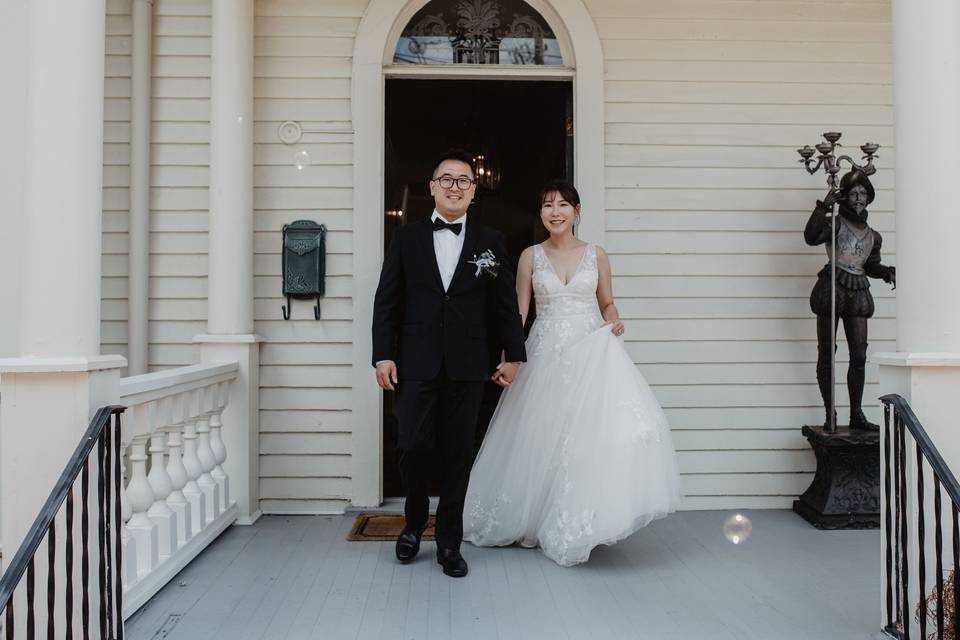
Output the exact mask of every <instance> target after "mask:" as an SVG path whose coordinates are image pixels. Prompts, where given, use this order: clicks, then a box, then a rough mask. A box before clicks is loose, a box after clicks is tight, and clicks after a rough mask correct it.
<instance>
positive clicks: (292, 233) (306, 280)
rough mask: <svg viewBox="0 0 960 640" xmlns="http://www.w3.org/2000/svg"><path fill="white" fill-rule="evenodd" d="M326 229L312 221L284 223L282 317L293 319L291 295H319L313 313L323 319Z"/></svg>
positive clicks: (315, 316) (294, 296)
mask: <svg viewBox="0 0 960 640" xmlns="http://www.w3.org/2000/svg"><path fill="white" fill-rule="evenodd" d="M326 237H327V228H326V227H325V226H323V225H322V224H317V223H316V222H314V221H313V220H297V221H296V222H291V223H290V224H285V225H283V295H285V296H286V297H287V304H286V305H283V319H284V320H289V319H290V309H291V305H290V299H291V298H316V299H317V304H316V305H315V306H314V307H313V316H314V318H315V319H317V320H319V319H320V298H321V297H322V296H323V295H324V278H325V276H326V270H327V249H326Z"/></svg>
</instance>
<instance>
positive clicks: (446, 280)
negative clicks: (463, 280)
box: [430, 210, 467, 291]
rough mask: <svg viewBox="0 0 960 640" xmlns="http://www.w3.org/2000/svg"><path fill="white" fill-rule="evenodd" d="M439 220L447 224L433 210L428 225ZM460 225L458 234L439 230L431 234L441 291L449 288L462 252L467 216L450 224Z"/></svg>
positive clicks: (445, 220)
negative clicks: (441, 284) (441, 286)
mask: <svg viewBox="0 0 960 640" xmlns="http://www.w3.org/2000/svg"><path fill="white" fill-rule="evenodd" d="M437 219H440V220H442V221H443V222H448V220H447V219H446V218H444V217H443V216H442V215H440V213H439V212H438V211H436V210H434V212H433V215H432V216H430V223H431V224H432V223H433V221H434V220H437ZM457 223H461V224H463V227H461V228H460V233H454V232H453V231H450V230H449V229H439V230H437V231H434V232H433V250H434V252H435V253H436V254H437V267H439V269H440V279H441V280H442V281H443V290H444V291H446V290H447V289H449V288H450V281H451V280H453V272H454V271H456V270H457V263H458V262H460V253H461V252H462V251H463V238H464V237H465V236H466V235H467V233H466V227H467V214H463V215H462V216H460V217H459V218H457V219H456V220H454V221H453V223H452V224H457Z"/></svg>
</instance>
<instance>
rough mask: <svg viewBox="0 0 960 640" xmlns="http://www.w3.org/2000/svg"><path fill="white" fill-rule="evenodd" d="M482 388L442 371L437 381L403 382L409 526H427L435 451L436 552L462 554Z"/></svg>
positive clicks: (399, 405)
mask: <svg viewBox="0 0 960 640" xmlns="http://www.w3.org/2000/svg"><path fill="white" fill-rule="evenodd" d="M483 385H484V383H483V382H477V381H458V380H451V379H450V378H449V377H448V376H447V374H446V371H445V370H444V369H441V371H440V373H439V375H438V376H437V377H436V378H434V379H433V380H408V381H402V382H400V384H399V385H398V387H397V396H396V404H395V410H396V414H397V420H398V422H399V434H398V436H399V440H398V442H397V449H398V452H399V456H400V460H399V466H400V476H401V479H402V480H403V484H404V487H405V488H406V491H407V499H406V502H405V504H404V512H405V515H406V522H407V526H408V527H411V528H419V527H422V526H423V525H425V524H426V522H427V518H428V516H429V512H430V498H429V495H428V493H427V478H428V476H429V472H430V470H431V469H430V464H431V459H432V458H431V455H432V451H433V450H436V451H437V453H438V454H439V455H437V456H436V457H435V459H436V462H435V463H434V464H438V465H441V467H442V468H441V469H440V472H441V476H440V477H441V480H440V503H439V505H438V506H437V525H436V529H437V546H438V547H439V548H441V549H459V548H460V542H461V540H462V539H463V501H464V497H465V496H466V494H467V484H468V482H469V479H470V466H471V463H472V462H473V444H474V435H475V432H476V424H477V416H478V414H479V412H480V402H481V400H482V399H483Z"/></svg>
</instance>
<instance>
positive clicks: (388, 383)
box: [377, 360, 397, 391]
mask: <svg viewBox="0 0 960 640" xmlns="http://www.w3.org/2000/svg"><path fill="white" fill-rule="evenodd" d="M377 384H378V385H380V388H381V389H385V390H387V391H393V390H394V387H393V385H395V384H397V363H396V362H394V361H393V360H383V361H382V362H378V363H377Z"/></svg>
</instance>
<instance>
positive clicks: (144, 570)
mask: <svg viewBox="0 0 960 640" xmlns="http://www.w3.org/2000/svg"><path fill="white" fill-rule="evenodd" d="M133 409H134V411H133V414H134V422H135V425H136V423H140V422H141V420H140V418H142V415H141V414H142V413H143V411H142V410H143V407H142V406H138V407H134V408H133ZM135 428H136V427H135ZM137 431H139V430H137ZM147 438H148V436H147V435H146V434H144V433H142V432H141V433H138V434H137V435H135V436H134V437H133V441H132V442H131V443H130V448H129V452H130V453H129V456H128V459H129V460H130V482H129V483H127V490H126V493H127V499H128V500H129V501H130V507H131V509H132V515H131V516H130V522H129V523H128V524H127V529H128V530H129V531H130V534H131V535H132V536H133V537H134V539H135V540H136V541H137V554H136V557H135V558H133V557H130V558H127V562H136V565H137V576H138V577H142V576H144V575H146V574H148V573H150V572H151V571H153V569H154V567H156V566H157V563H158V546H157V536H158V532H157V527H156V525H155V524H154V523H153V521H152V520H150V518H149V517H148V516H147V510H148V509H150V506H151V505H152V504H153V501H154V497H153V489H152V488H151V487H150V483H149V482H148V481H147V453H146V449H147Z"/></svg>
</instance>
